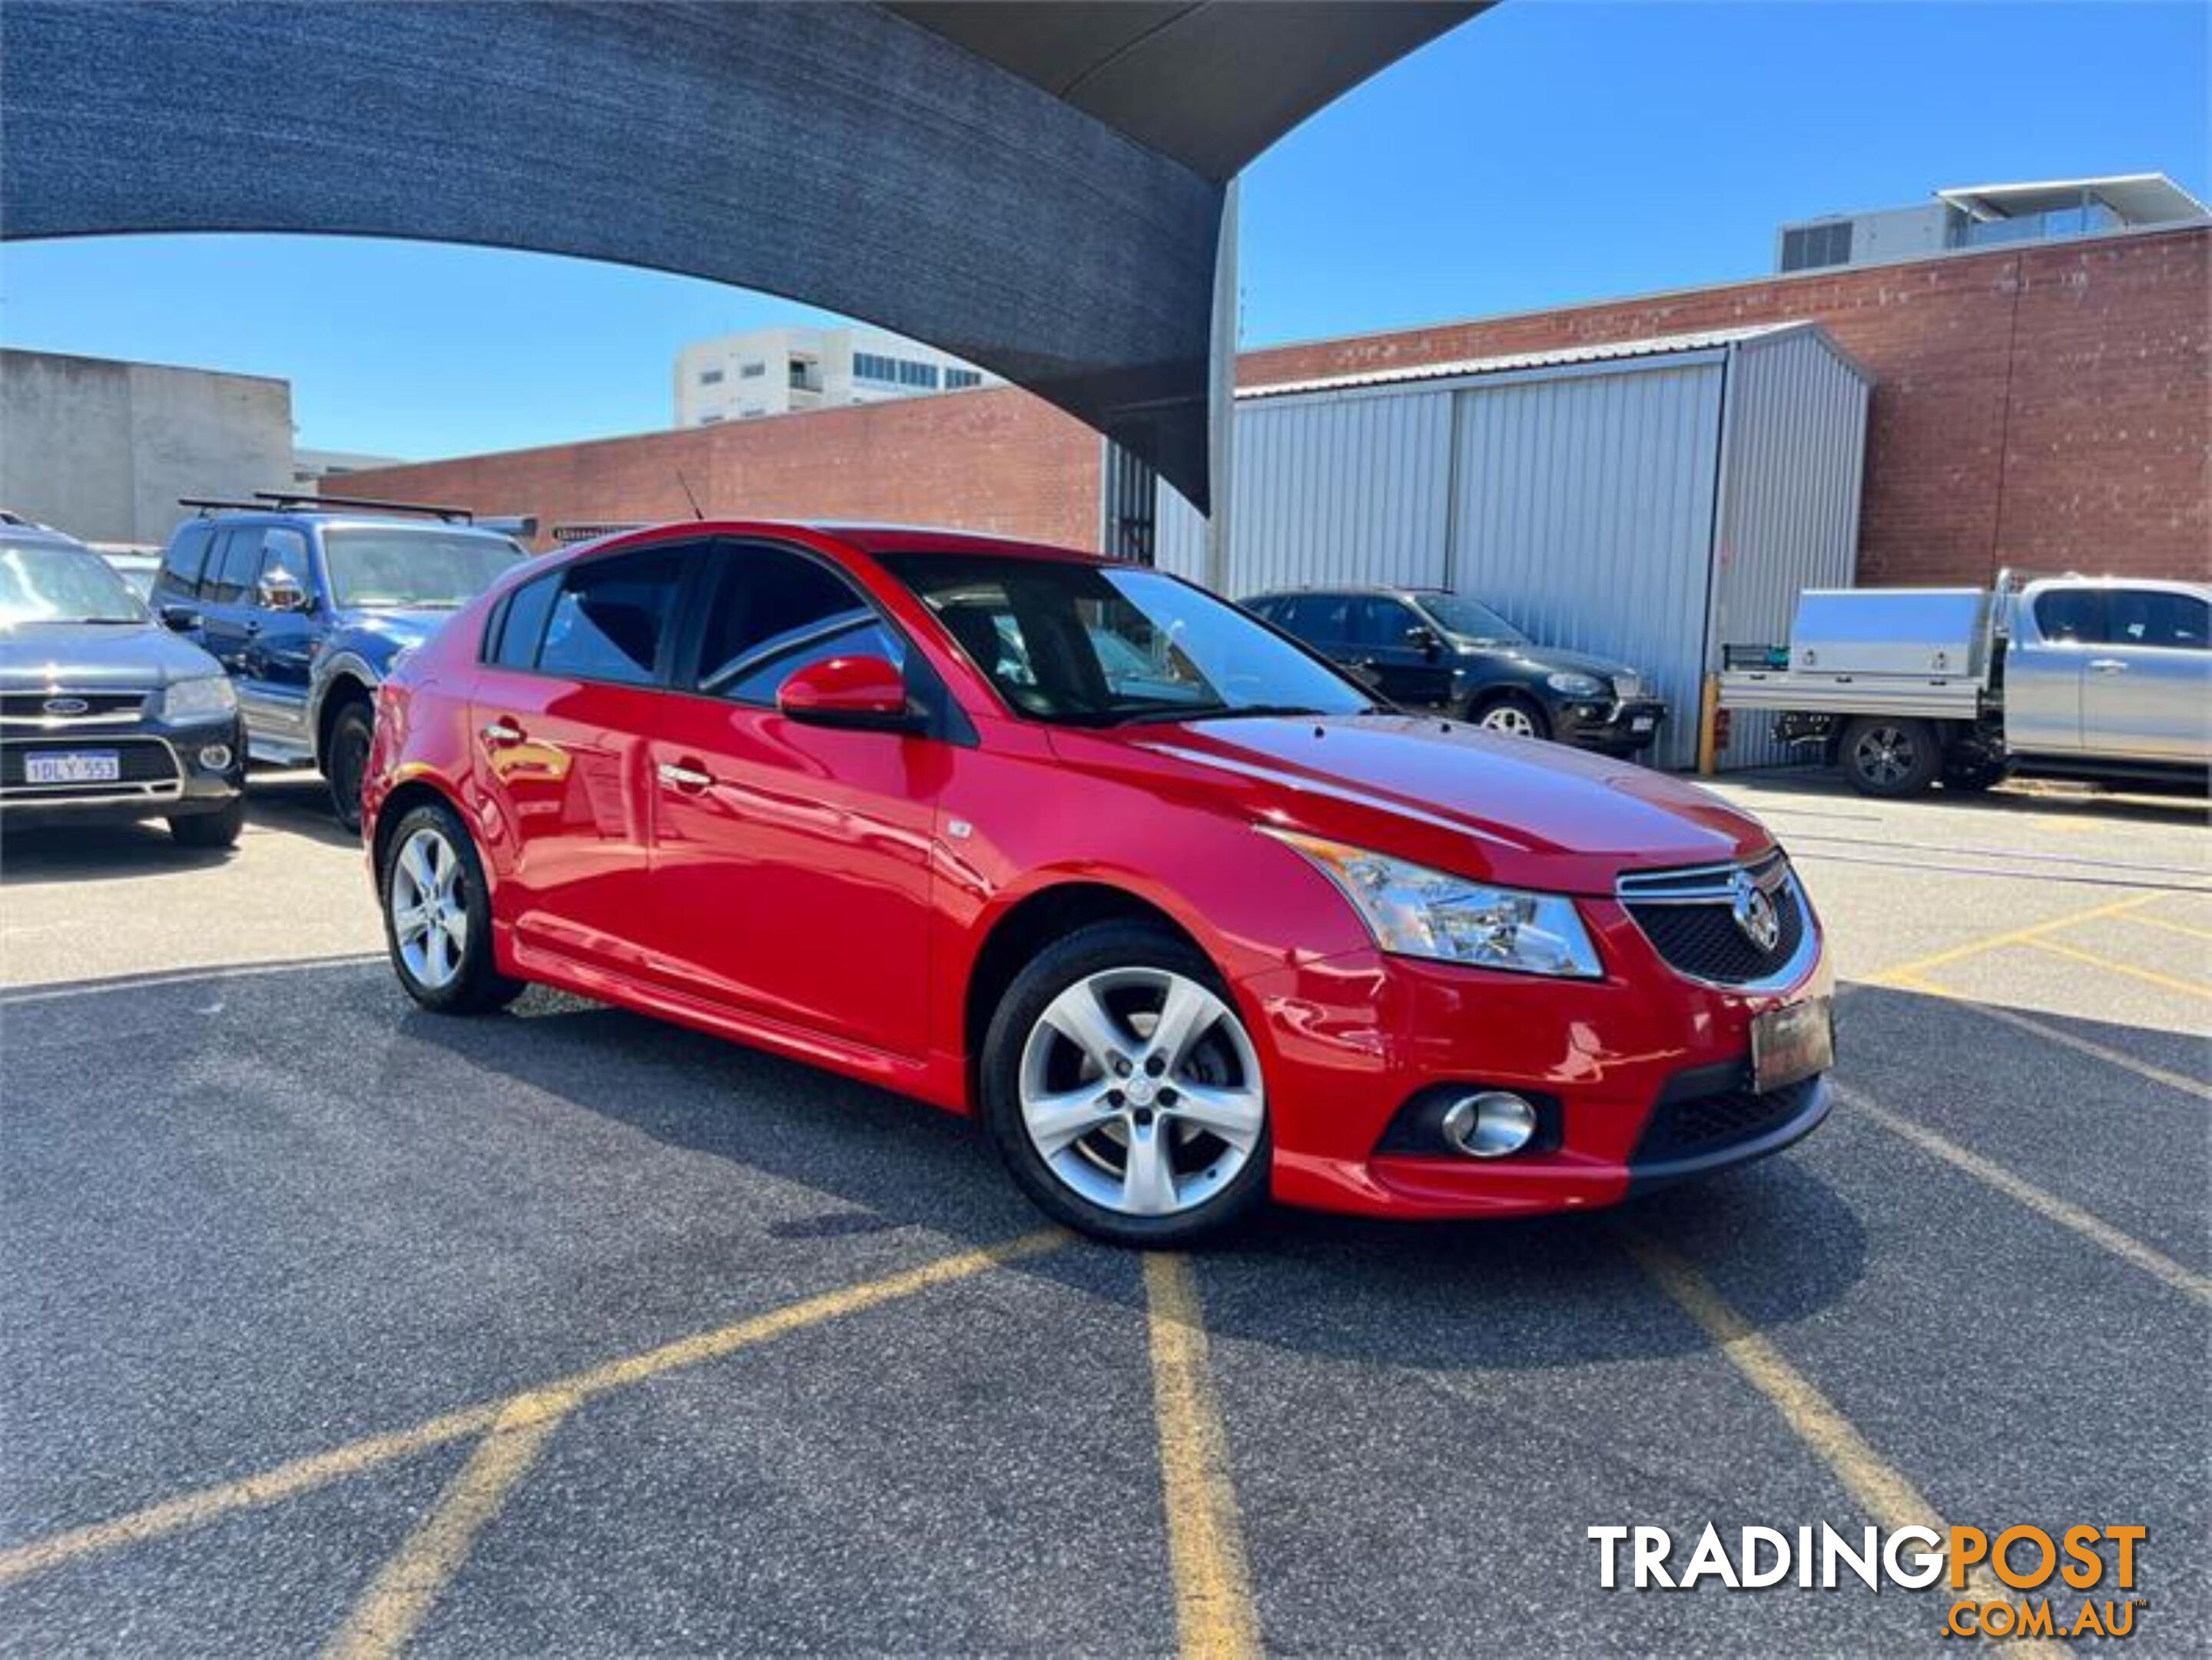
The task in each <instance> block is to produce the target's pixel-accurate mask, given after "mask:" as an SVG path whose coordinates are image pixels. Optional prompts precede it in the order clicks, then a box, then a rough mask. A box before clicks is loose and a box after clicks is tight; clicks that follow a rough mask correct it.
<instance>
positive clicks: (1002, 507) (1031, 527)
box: [329, 388, 1099, 548]
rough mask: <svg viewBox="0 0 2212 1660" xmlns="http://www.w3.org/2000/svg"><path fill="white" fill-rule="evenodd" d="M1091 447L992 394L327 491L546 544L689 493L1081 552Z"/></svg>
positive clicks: (1054, 422)
mask: <svg viewBox="0 0 2212 1660" xmlns="http://www.w3.org/2000/svg"><path fill="white" fill-rule="evenodd" d="M1098 451H1099V442H1098V435H1097V434H1096V433H1094V432H1092V431H1091V429H1089V428H1088V427H1085V426H1084V425H1083V424H1082V423H1080V422H1079V421H1077V420H1075V419H1074V418H1073V417H1070V416H1066V415H1062V414H1061V413H1060V411H1059V410H1056V409H1054V408H1053V407H1052V406H1051V405H1050V404H1047V403H1045V402H1044V401H1043V400H1042V398H1033V397H1031V396H1030V394H1029V393H1027V392H1019V391H1016V390H1014V389H1012V388H993V389H990V390H985V391H977V392H958V393H953V394H949V395H946V396H943V397H938V398H909V399H905V400H902V401H899V402H895V403H885V404H861V405H856V406H854V407H850V408H845V409H835V410H813V411H809V412H807V413H805V414H799V415H789V416H779V417H775V419H773V420H761V421H743V422H729V423H724V424H721V425H718V426H712V427H695V428H691V429H687V430H684V431H682V432H654V433H644V434H641V435H638V436H636V437H634V438H606V439H599V440H596V441H590V442H586V443H580V444H556V445H554V446H551V447H548V448H545V449H532V450H511V451H507V452H506V453H501V454H496V455H477V456H468V457H465V458H462V459H455V460H450V461H426V462H422V463H419V464H417V465H410V466H404V467H383V468H375V469H364V470H362V471H359V472H349V473H348V474H346V475H345V476H344V477H342V478H334V479H332V480H331V482H330V485H329V489H330V490H331V494H333V495H337V496H378V497H384V498H386V499H391V500H398V501H407V502H440V503H452V504H453V505H455V506H459V507H465V508H474V509H475V510H476V511H477V513H479V514H536V515H537V516H538V524H539V526H540V529H541V532H549V533H550V531H551V529H552V527H553V526H555V525H556V524H587V523H588V524H599V523H608V522H613V521H625V522H626V521H629V520H659V519H688V518H690V516H691V508H690V503H689V502H686V501H685V499H684V483H689V484H690V487H691V491H692V494H693V495H695V496H697V497H698V498H699V506H700V508H702V510H703V511H705V512H706V513H707V514H708V515H709V516H710V517H716V518H758V519H850V520H874V521H878V522H884V523H891V524H927V525H951V526H958V527H959V528H961V529H963V530H978V531H989V532H995V533H998V534H1000V535H1012V536H1026V537H1032V538H1036V539H1038V540H1042V541H1047V542H1055V543H1059V544H1063V545H1066V546H1072V547H1079V548H1091V547H1095V546H1096V545H1097V541H1098ZM679 473H680V474H681V475H682V477H683V481H684V482H683V483H678V474H679ZM539 544H540V545H541V546H544V545H550V541H549V539H548V536H547V535H545V534H541V536H540V538H539Z"/></svg>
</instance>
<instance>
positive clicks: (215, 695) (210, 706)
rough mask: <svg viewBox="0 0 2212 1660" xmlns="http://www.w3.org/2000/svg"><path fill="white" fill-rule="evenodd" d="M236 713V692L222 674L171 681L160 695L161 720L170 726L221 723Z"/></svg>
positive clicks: (227, 678)
mask: <svg viewBox="0 0 2212 1660" xmlns="http://www.w3.org/2000/svg"><path fill="white" fill-rule="evenodd" d="M237 713H238V690H237V688H236V687H234V686H233V685H232V684H230V677H229V676H228V675H225V674H210V675H204V676H202V677H201V678H199V679H197V680H174V681H172V682H170V684H168V686H167V688H166V689H165V690H163V691H162V693H161V718H162V719H163V720H164V721H167V722H168V723H169V724H170V725H171V726H182V725H184V724H185V722H186V721H221V720H223V719H226V718H227V717H228V716H230V715H234V714H237Z"/></svg>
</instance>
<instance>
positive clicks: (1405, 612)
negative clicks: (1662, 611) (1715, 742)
mask: <svg viewBox="0 0 2212 1660" xmlns="http://www.w3.org/2000/svg"><path fill="white" fill-rule="evenodd" d="M1243 605H1244V607H1245V609H1246V610H1248V611H1252V612H1254V613H1255V614H1256V615H1258V616H1259V617H1262V618H1264V619H1265V620H1267V622H1270V623H1273V624H1274V625H1275V626H1276V627H1277V628H1279V629H1282V630H1283V631H1284V632H1285V634H1288V635H1292V636H1294V637H1295V638H1297V639H1299V640H1303V641H1304V642H1305V643H1306V644H1307V645H1309V646H1311V647H1312V648H1314V649H1315V650H1316V651H1318V652H1320V653H1322V654H1323V655H1325V656H1327V657H1328V658H1330V659H1332V660H1334V661H1336V662H1338V663H1340V664H1342V665H1343V666H1345V667H1346V668H1348V669H1350V670H1352V672H1354V673H1356V674H1358V676H1359V677H1360V678H1362V679H1364V680H1365V681H1366V682H1367V683H1368V684H1370V685H1371V686H1373V687H1374V688H1375V690H1376V691H1378V692H1380V693H1382V695H1383V696H1385V697H1387V698H1389V700H1390V701H1391V702H1394V703H1397V704H1400V705H1401V706H1403V707H1405V708H1432V709H1440V710H1443V712H1445V713H1446V714H1452V715H1455V716H1457V717H1458V718H1460V719H1462V720H1465V721H1473V722H1474V724H1475V725H1477V726H1480V727H1486V728H1487V729H1489V730H1490V731H1492V732H1502V733H1510V734H1511V735H1512V736H1515V737H1519V738H1549V739H1555V740H1556V741H1558V742H1559V743H1562V744H1572V745H1575V746H1576V747H1577V749H1586V750H1598V751H1602V752H1604V753H1605V754H1607V755H1633V754H1634V753H1636V751H1638V750H1642V749H1647V748H1649V747H1650V745H1651V742H1652V740H1653V739H1655V738H1656V737H1657V736H1658V733H1659V723H1660V722H1661V721H1663V720H1665V719H1666V718H1667V706H1666V704H1664V703H1663V702H1660V701H1659V699H1657V698H1656V697H1651V696H1646V695H1645V693H1644V677H1643V676H1642V675H1641V674H1639V673H1638V672H1636V671H1635V670H1634V669H1632V668H1631V667H1629V666H1628V665H1626V663H1613V662H1608V661H1607V660H1605V659H1603V658H1599V657H1589V656H1586V655H1584V654H1583V653H1581V652H1575V651H1560V650H1558V649H1555V648H1553V647H1550V646H1540V645H1538V644H1537V643H1536V642H1534V641H1533V640H1531V639H1529V638H1528V635H1525V634H1523V633H1522V632H1521V630H1520V629H1516V628H1515V627H1514V626H1513V625H1512V624H1511V623H1509V622H1507V621H1506V620H1505V619H1504V617H1500V616H1499V615H1498V613H1497V612H1496V611H1492V610H1491V609H1490V608H1489V607H1488V606H1487V605H1482V604H1480V602H1479V601H1476V600H1473V599H1468V598H1466V597H1465V596H1463V595H1461V594H1456V593H1443V592H1442V591H1441V590H1436V589H1424V588H1301V589H1299V590H1298V591H1297V592H1296V593H1262V594H1255V596H1253V597H1252V598H1251V599H1247V600H1245V601H1244V602H1243Z"/></svg>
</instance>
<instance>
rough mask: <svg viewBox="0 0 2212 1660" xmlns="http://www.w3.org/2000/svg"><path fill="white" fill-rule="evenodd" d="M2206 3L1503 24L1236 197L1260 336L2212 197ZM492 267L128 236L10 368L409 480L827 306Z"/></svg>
mask: <svg viewBox="0 0 2212 1660" xmlns="http://www.w3.org/2000/svg"><path fill="white" fill-rule="evenodd" d="M2208 20H2212V7H2208V6H2206V5H2204V4H2203V3H2201V0H2192V3H2179V4H2171V5H2168V4H2149V3H2124V0H2112V3H2089V4H2056V3H2034V4H2009V3H1983V4H1972V5H1932V4H1917V3H1905V0H1890V3H1869V0H1861V3H1851V4H1825V3H1781V4H1759V3H1748V0H1742V3H1723V0H1709V3H1702V4H1673V3H1650V4H1627V5H1621V4H1609V3H1595V0H1506V3H1504V4H1503V5H1501V6H1499V7H1498V8H1497V9H1494V10H1492V11H1491V12H1489V13H1487V14H1486V15H1483V16H1481V17H1480V18H1478V19H1476V20H1475V21H1474V22H1472V23H1470V24H1468V25H1467V26H1466V27H1462V29H1460V30H1458V31H1457V32H1455V33H1453V34H1450V35H1448V36H1446V37H1445V38H1444V39H1443V40H1439V41H1437V43H1435V44H1434V45H1432V46H1430V47H1428V48H1427V49H1426V50H1425V51H1424V52H1420V53H1419V54H1418V55H1416V56H1415V57H1413V58H1410V59H1408V60H1407V61H1406V62H1404V63H1402V64H1398V65H1396V66H1395V68H1393V69H1391V70H1388V71H1386V72H1385V73H1384V74H1383V75H1382V76H1378V77H1377V78H1376V79H1375V80H1374V81H1371V82H1369V83H1368V84H1367V85H1366V86H1364V87H1363V88H1359V89H1358V91H1356V92H1354V93H1353V94H1351V95H1350V96H1349V97H1347V98H1346V99H1345V100H1342V101H1341V102H1340V103H1339V104H1337V105H1335V106H1333V107H1332V108H1330V109H1328V110H1326V111H1324V112H1322V114H1320V115H1319V116H1317V117H1316V118H1315V119H1313V120H1312V121H1310V122H1309V123H1308V124H1307V125H1305V126H1304V127H1303V128H1301V129H1300V130H1299V131H1297V132H1295V133H1293V134H1292V135H1291V137H1289V138H1287V139H1285V141H1284V142H1283V143H1281V144H1280V145H1279V146H1278V147H1277V148H1276V149H1274V150H1273V151H1272V152H1270V153H1269V154H1268V155H1266V156H1264V157H1262V158H1261V160H1260V161H1259V162H1257V163H1256V164H1255V166H1254V167H1253V168H1252V169H1251V171H1250V172H1249V173H1248V174H1247V176H1246V181H1245V185H1244V196H1243V252H1242V284H1241V286H1242V288H1243V296H1244V304H1245V315H1244V324H1243V335H1244V343H1245V344H1248V345H1260V344H1269V343H1272V342H1276V341H1281V340H1293V339H1307V338H1311V337H1316V336H1321V335H1328V334H1338V333H1355V332H1360V331H1368V330H1372V329H1380V328H1388V327H1390V326H1393V325H1401V324H1407V323H1415V322H1423V321H1429V320H1433V319H1443V318H1450V317H1466V316H1480V315H1484V314H1486V313H1497V312H1505V311H1520V310H1530V309H1535V308H1539V307H1546V306H1550V305H1555V304H1559V303H1564V302H1567V301H1578V300H1592V299H1601V298H1605V297H1607V296H1610V295H1624V294H1634V293H1638V292H1642V291H1645V290H1649V289H1664V288H1674V287H1680V286H1683V285H1686V284H1691V283H1705V282H1712V281H1724V280H1727V279H1729V278H1734V277H1748V276H1754V275H1757V274H1759V273H1760V272H1762V271H1765V270H1767V269H1768V268H1769V267H1770V265H1771V262H1772V257H1773V234H1774V227H1775V226H1776V224H1777V223H1778V222H1780V221H1782V220H1784V219H1792V218H1802V217H1805V216H1809V215H1813V214H1818V213H1824V212H1830V211H1836V210H1848V209H1856V208H1867V207H1882V206H1889V205H1893V204H1902V203H1907V202H1912V201H1917V200H1920V199H1923V198H1925V197H1926V196H1927V194H1928V192H1929V191H1931V190H1934V189H1936V188H1937V187H1938V186H1942V185H1962V184H1983V183H1989V182H1992V181H1997V180H2008V179H2046V178H2053V177H2066V176H2072V175H2079V174H2093V173H2129V172H2142V171H2163V172H2166V173H2172V174H2173V175H2174V176H2175V177H2176V178H2177V179H2179V180H2180V181H2181V182H2182V183H2183V184H2184V185H2186V186H2187V187H2188V188H2189V189H2191V191H2193V192H2196V193H2197V195H2198V196H2200V197H2203V196H2204V195H2206V193H2207V191H2208V187H2209V186H2212V178H2208V173H2212V123H2208V108H2212V74H2208V64H2212V27H2208ZM811 314H812V313H806V312H805V310H804V308H802V307H793V305H791V304H790V303H789V302H788V301H781V300H776V299H773V298H770V297H767V296H763V295H751V294H747V293H744V292H741V291H738V290H733V289H724V288H720V287H718V286H716V285H714V284H712V283H700V282H696V281H692V280H690V279H688V278H681V277H666V276H662V275H659V274H657V273H653V272H643V271H625V270H622V269H618V268H616V267H612V266H605V265H590V264H586V263H584V262H580V261H574V260H565V259H556V258H548V257H544V256H538V255H528V254H514V253H506V252H492V251H486V250H478V249H466V248H447V247H436V246H421V245H416V244H404V243H379V242H370V241H360V240H341V239H325V238H278V237H242V236H239V237H132V238H114V239H103V240H90V241H84V242H77V243H50V244H14V245H10V246H8V247H7V248H6V250H5V252H4V253H0V338H4V339H5V340H6V342H7V343H8V344H13V345H21V346H30V347H35V348H40V349H43V350H58V351H74V352H82V353H86V354H89V355H92V356H111V357H134V358H143V359H149V360H152V361H155V362H181V363H195V364H203V365H206V366H209V367H211V368H228V369H236V370H242V371H248V372H252V373H258V374H276V375H283V376H285V377H287V378H289V380H291V381H292V382H293V388H294V400H295V401H294V408H295V417H296V419H297V423H298V427H299V441H300V442H301V444H302V445H304V446H308V447H319V448H331V449H356V450H368V451H374V452H380V453H389V454H395V455H402V456H406V457H410V458H413V459H422V458H428V457H431V456H436V455H450V454H457V453H468V452H471V451H478V450H489V449H507V448H514V447H521V446H524V445H529V444H537V443H551V442H557V441H562V440H566V439H571V438H580V437H593V436H599V435H607V434H612V433H621V432H635V431H642V430H646V429H652V428H654V427H659V426H665V425H666V424H667V423H668V420H669V418H670V417H669V360H670V358H671V356H673V354H674V352H675V350H676V349H677V348H678V346H679V345H681V344H684V342H685V341H688V340H691V339H696V338H699V337H702V336H707V335H711V334H716V333H720V332H725V331H730V330H733V329H739V328H745V327H750V326H752V325H757V324H761V323H766V322H773V321H779V320H782V319H788V318H793V317H801V316H807V315H811Z"/></svg>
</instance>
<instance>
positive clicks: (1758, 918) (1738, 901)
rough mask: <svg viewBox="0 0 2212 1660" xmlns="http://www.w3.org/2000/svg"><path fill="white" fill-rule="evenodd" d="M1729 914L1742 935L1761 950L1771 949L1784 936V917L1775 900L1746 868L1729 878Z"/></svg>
mask: <svg viewBox="0 0 2212 1660" xmlns="http://www.w3.org/2000/svg"><path fill="white" fill-rule="evenodd" d="M1729 915H1730V916H1732V917H1734V918H1735V925H1736V927H1737V929H1738V931H1739V932H1741V933H1742V935H1743V937H1744V938H1745V939H1748V940H1750V941H1751V943H1752V944H1753V945H1754V946H1758V947H1759V950H1761V951H1772V950H1773V949H1774V947H1775V946H1776V945H1777V944H1778V942H1779V941H1780V939H1781V938H1782V918H1781V916H1780V915H1778V914H1777V913H1776V911H1775V909H1774V902H1773V901H1772V900H1771V899H1770V898H1768V897H1766V894H1765V891H1764V890H1763V889H1761V888H1760V886H1759V884H1758V883H1757V882H1755V881H1753V879H1752V874H1751V873H1750V872H1749V871H1747V870H1740V871H1737V872H1736V873H1735V874H1734V875H1732V876H1730V877H1729Z"/></svg>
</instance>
